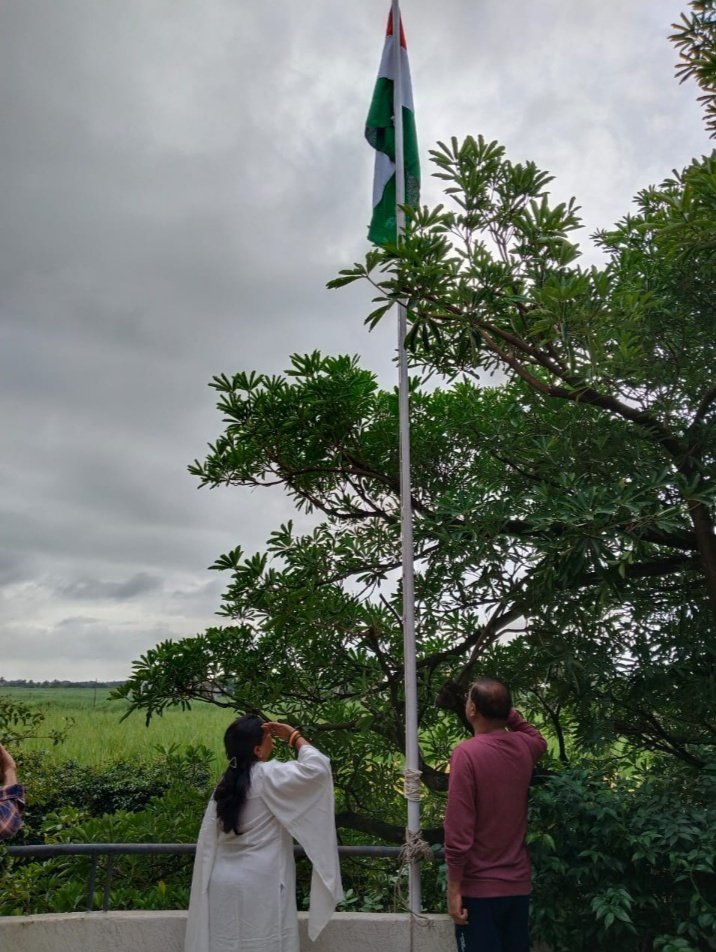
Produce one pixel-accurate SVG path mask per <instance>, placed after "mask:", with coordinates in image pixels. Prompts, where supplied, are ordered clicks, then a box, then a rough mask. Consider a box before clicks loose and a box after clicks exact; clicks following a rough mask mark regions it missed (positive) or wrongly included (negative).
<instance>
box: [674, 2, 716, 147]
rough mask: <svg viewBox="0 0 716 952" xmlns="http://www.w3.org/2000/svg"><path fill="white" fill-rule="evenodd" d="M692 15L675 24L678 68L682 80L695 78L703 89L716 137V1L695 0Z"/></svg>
mask: <svg viewBox="0 0 716 952" xmlns="http://www.w3.org/2000/svg"><path fill="white" fill-rule="evenodd" d="M689 6H690V7H691V13H690V14H688V15H687V14H685V13H684V14H682V15H681V19H680V20H679V22H678V23H674V24H673V28H674V31H675V32H674V33H673V34H672V36H671V40H672V42H673V43H674V45H675V46H676V48H677V49H678V51H679V53H680V54H681V62H680V64H679V66H678V68H677V70H676V75H677V76H678V77H679V79H680V81H681V82H682V83H683V82H686V80H687V79H692V78H693V79H695V80H696V82H697V83H698V85H699V86H700V88H701V90H702V94H701V96H699V102H700V103H701V104H702V105H703V107H704V112H705V114H706V126H707V128H708V129H709V130H710V132H711V136H712V137H714V136H716V2H714V0H692V3H690V4H689Z"/></svg>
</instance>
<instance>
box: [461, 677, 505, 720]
mask: <svg viewBox="0 0 716 952" xmlns="http://www.w3.org/2000/svg"><path fill="white" fill-rule="evenodd" d="M470 700H471V701H472V703H473V704H474V705H475V707H476V708H477V710H478V711H479V712H480V714H482V716H483V717H486V718H487V719H488V721H506V720H507V718H508V717H509V716H510V711H511V710H512V695H511V694H510V689H509V688H508V687H507V685H506V684H505V683H504V682H503V681H498V680H497V678H478V679H477V681H475V682H474V683H473V684H471V685H470Z"/></svg>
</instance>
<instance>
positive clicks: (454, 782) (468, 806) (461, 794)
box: [445, 747, 476, 925]
mask: <svg viewBox="0 0 716 952" xmlns="http://www.w3.org/2000/svg"><path fill="white" fill-rule="evenodd" d="M475 820H476V816H475V791H474V779H473V775H472V767H471V765H470V761H469V759H468V757H467V756H466V755H465V753H464V751H463V750H461V748H460V747H456V748H455V750H454V751H453V754H452V758H451V760H450V781H449V785H448V801H447V808H446V810H445V861H446V863H447V870H448V890H447V899H448V913H449V914H450V916H451V917H452V920H453V922H455V923H457V925H465V924H466V923H467V910H466V909H464V908H463V905H462V892H461V888H462V874H463V869H464V867H465V863H466V862H467V857H468V854H469V852H470V850H471V849H472V847H473V845H474V840H475Z"/></svg>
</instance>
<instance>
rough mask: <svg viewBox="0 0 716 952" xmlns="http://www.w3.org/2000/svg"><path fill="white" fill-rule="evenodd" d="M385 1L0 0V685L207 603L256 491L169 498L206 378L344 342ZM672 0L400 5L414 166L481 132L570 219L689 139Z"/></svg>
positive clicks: (189, 629)
mask: <svg viewBox="0 0 716 952" xmlns="http://www.w3.org/2000/svg"><path fill="white" fill-rule="evenodd" d="M388 7H389V2H388V0H342V2H340V3H339V2H336V0H302V2H298V0H0V129H1V130H2V131H1V133H0V222H1V223H2V224H1V226H0V387H1V388H2V415H1V417H0V675H3V676H5V677H6V678H17V677H25V678H35V679H44V678H72V679H85V678H99V679H105V678H123V677H125V676H126V675H128V673H129V671H130V664H131V661H132V660H133V659H135V658H137V657H138V656H139V655H140V654H141V653H142V652H143V651H145V650H146V649H147V648H150V647H152V646H153V645H154V644H156V643H157V642H158V641H160V640H163V639H165V638H168V637H181V636H184V635H187V634H193V633H195V632H197V631H201V630H203V628H205V627H206V626H208V625H210V624H213V623H215V622H216V619H215V617H214V615H213V613H214V612H215V610H216V609H217V607H218V604H219V595H220V592H221V589H222V587H223V584H224V580H223V579H222V578H221V577H220V576H217V575H216V574H215V573H211V572H208V571H207V570H206V569H207V566H208V565H209V564H210V563H211V562H213V561H214V559H215V558H216V557H217V556H218V555H220V554H221V553H222V552H225V551H227V550H228V549H230V548H233V547H234V546H235V545H237V544H239V543H240V544H242V545H243V546H245V547H246V548H248V549H249V550H253V549H258V548H260V547H261V545H262V542H263V540H264V538H265V537H266V535H267V534H268V532H269V531H270V529H271V528H273V527H274V526H275V525H276V524H277V523H278V521H279V520H280V519H283V518H285V517H286V516H287V515H288V514H289V511H288V508H287V505H286V503H285V502H284V501H283V500H282V498H281V496H280V494H279V493H273V494H269V495H260V494H259V495H257V494H251V493H250V492H248V491H243V490H238V489H222V490H215V491H212V492H210V491H208V490H202V491H197V489H196V484H195V481H194V480H193V479H192V478H191V477H190V476H189V475H188V474H187V472H186V466H187V464H188V463H189V462H190V461H191V460H192V459H194V458H195V457H202V456H203V455H204V449H205V446H206V444H207V442H208V441H209V440H211V439H213V438H214V437H215V436H216V435H217V434H218V433H219V432H220V429H221V426H220V418H219V415H218V413H217V412H216V411H215V409H214V403H215V399H214V392H213V391H212V390H210V389H209V388H208V387H207V383H208V381H209V380H210V379H211V377H212V376H213V375H214V374H216V373H220V372H226V373H232V372H234V371H237V370H239V369H247V370H248V369H254V370H260V371H269V372H279V371H281V370H282V369H284V368H285V367H286V366H287V361H288V357H289V355H290V354H291V353H292V352H296V351H298V352H304V351H310V350H313V349H314V348H318V349H320V350H322V351H324V352H331V353H338V352H343V353H345V352H348V353H359V354H361V355H362V357H363V359H364V362H365V364H366V365H368V366H370V367H372V368H374V369H375V370H376V371H377V372H378V373H379V374H380V375H381V378H382V379H383V380H384V381H385V382H386V384H390V385H392V383H393V381H394V372H393V368H392V365H391V360H392V356H393V355H392V351H393V348H394V334H393V331H392V328H389V327H388V326H387V325H386V327H385V328H384V329H381V330H379V331H378V332H376V333H373V334H368V333H367V331H366V330H365V329H364V327H363V324H362V321H363V317H364V316H365V314H366V313H367V310H368V309H369V298H370V294H369V292H368V289H367V288H360V287H358V288H356V287H354V288H350V289H346V290H343V291H339V292H335V291H334V292H329V291H327V290H325V283H326V281H327V280H329V279H330V278H331V277H333V276H334V275H335V274H336V273H337V271H338V270H339V269H340V268H341V267H343V266H345V265H347V264H351V263H352V262H353V261H354V260H358V259H359V258H360V257H361V256H362V255H363V253H364V251H365V249H366V239H365V233H366V226H367V222H368V218H369V214H370V207H369V206H370V194H371V178H372V154H371V151H370V149H369V147H368V146H367V145H366V144H365V142H364V141H363V139H362V134H363V123H364V119H365V114H366V111H367V106H368V102H369V99H370V95H371V92H372V87H373V83H374V80H375V74H376V70H377V66H378V61H379V58H380V52H381V48H382V41H383V35H384V29H385V19H386V14H387V10H388ZM685 7H686V2H685V0H683V2H675V0H579V2H577V3H575V2H574V0H512V2H506V0H482V2H480V0H441V2H439V3H438V2H437V0H404V2H403V17H404V22H405V27H406V32H407V36H408V45H409V51H410V59H411V68H412V74H413V86H414V94H415V103H416V116H417V124H418V135H419V140H420V147H421V153H422V161H423V177H424V180H426V184H425V187H424V190H423V200H424V201H426V202H434V201H437V200H439V191H438V187H439V186H438V183H436V182H432V181H430V179H429V177H428V171H429V169H428V161H427V151H428V149H430V148H431V147H432V146H433V145H434V143H435V141H436V140H438V139H444V138H449V137H450V136H452V135H456V136H458V137H461V136H464V135H466V134H469V133H472V134H478V133H482V134H483V135H484V136H486V137H488V138H490V139H492V138H496V139H499V140H500V141H501V142H502V143H503V144H504V145H505V146H506V147H507V149H508V152H509V154H510V156H511V157H512V158H513V159H515V160H520V159H534V160H535V161H536V162H537V163H538V165H540V166H541V167H543V168H546V169H549V170H550V171H551V172H553V173H555V174H556V176H557V181H556V183H555V185H554V192H555V194H556V195H557V196H558V197H559V198H560V199H561V198H568V197H569V196H570V195H572V194H574V195H576V196H577V198H578V199H579V201H580V203H581V205H582V207H583V215H584V219H585V223H586V230H587V234H585V239H586V238H587V236H588V233H589V232H591V231H593V230H594V229H595V228H597V227H600V226H608V225H610V224H612V223H613V222H614V221H615V220H616V219H618V218H620V217H621V216H622V215H623V214H624V213H625V212H626V211H627V210H628V207H629V202H630V200H631V197H632V196H633V194H634V193H635V192H636V191H637V190H638V189H639V188H641V187H643V186H645V185H648V184H650V183H653V182H657V181H659V180H661V179H662V178H663V177H665V176H666V175H668V174H669V172H670V171H671V170H672V169H673V168H675V167H682V166H683V165H685V164H686V163H687V162H688V161H689V160H690V159H691V158H692V157H693V156H695V155H700V154H701V153H703V152H705V151H710V148H711V146H710V143H709V140H708V139H707V137H706V134H705V131H704V126H703V123H702V120H701V116H700V111H699V109H698V107H697V104H696V91H695V89H694V87H693V86H691V85H686V86H682V87H679V86H678V85H677V83H676V82H675V80H674V79H673V70H674V62H675V52H674V50H673V48H672V47H671V45H670V44H669V42H668V40H667V35H668V33H669V25H670V24H671V23H672V22H673V21H674V20H675V19H676V18H677V16H678V14H679V12H680V11H681V10H682V9H684V8H685Z"/></svg>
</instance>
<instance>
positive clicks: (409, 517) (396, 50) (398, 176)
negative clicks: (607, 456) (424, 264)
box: [392, 0, 422, 915]
mask: <svg viewBox="0 0 716 952" xmlns="http://www.w3.org/2000/svg"><path fill="white" fill-rule="evenodd" d="M392 16H393V55H394V57H395V80H394V92H393V97H394V98H393V117H394V119H393V121H394V124H395V202H396V206H397V208H396V220H397V234H398V241H399V242H400V239H401V236H402V235H403V234H404V232H405V212H404V211H403V209H402V207H401V206H402V205H404V204H405V157H404V152H403V79H402V63H401V33H402V24H401V20H400V3H399V0H392ZM407 329H408V322H407V312H406V308H405V304H403V302H402V301H401V302H398V371H399V373H398V394H399V398H398V399H399V428H400V516H401V549H402V562H403V665H404V672H405V790H406V797H407V801H408V824H407V841H408V843H410V841H411V838H412V837H415V838H417V837H419V836H420V786H419V777H420V771H419V755H418V679H417V670H416V652H415V584H414V570H413V557H414V552H413V510H412V491H411V483H410V392H409V383H410V380H409V377H408V356H407V353H406V350H405V337H406V335H407ZM408 869H409V880H408V883H409V904H410V911H411V913H414V914H415V915H419V914H420V911H421V905H422V898H421V888H420V862H419V860H417V859H414V858H411V860H410V864H409V867H408Z"/></svg>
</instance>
